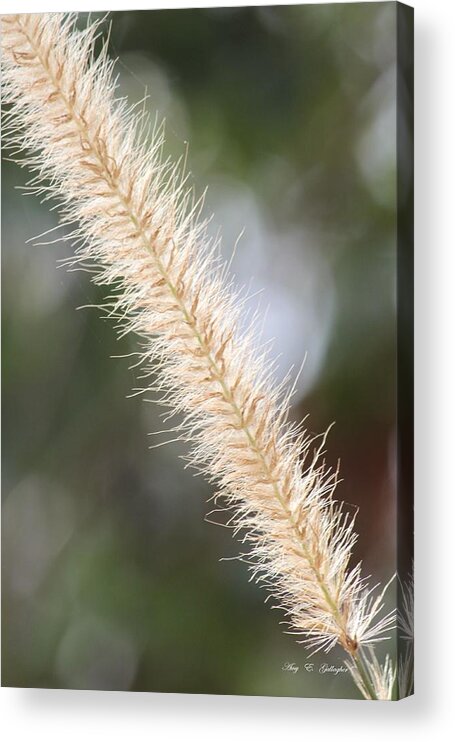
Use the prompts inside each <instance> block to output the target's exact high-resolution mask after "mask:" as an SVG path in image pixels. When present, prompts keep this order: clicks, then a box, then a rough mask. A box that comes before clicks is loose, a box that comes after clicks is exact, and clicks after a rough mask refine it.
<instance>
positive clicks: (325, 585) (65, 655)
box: [2, 2, 413, 699]
mask: <svg viewBox="0 0 455 742" xmlns="http://www.w3.org/2000/svg"><path fill="white" fill-rule="evenodd" d="M2 59H3V77H4V85H3V97H4V107H5V114H4V125H3V145H4V152H5V160H4V164H3V170H2V206H3V212H2V215H3V220H2V224H3V231H2V242H3V278H4V281H3V318H4V335H3V337H4V365H3V412H4V423H5V430H6V431H7V435H5V436H4V444H3V464H4V465H3V492H4V503H3V567H4V579H3V609H4V611H3V683H4V684H6V685H9V686H22V687H23V686H25V687H27V686H37V687H52V688H75V689H82V688H83V689H97V690H105V689H114V690H125V691H127V690H130V691H161V692H180V693H221V694H247V695H248V694H250V695H272V696H301V697H315V696H319V697H328V698H359V699H361V698H364V699H397V698H400V697H404V696H406V695H409V694H410V693H412V663H413V654H412V652H413V648H412V645H413V636H412V584H411V573H412V481H411V479H412V476H411V474H410V472H412V447H411V445H412V444H411V441H412V414H411V410H412V381H411V379H412V373H411V372H412V334H411V329H410V327H411V325H412V10H411V9H409V8H407V7H405V6H402V5H400V4H396V3H391V2H385V3H353V4H346V5H343V4H333V5H331V4H328V5H315V6H313V5H299V6H280V7H273V6H266V7H251V8H249V7H245V8H212V9H187V10H161V11H141V12H139V11H131V10H130V11H125V12H114V13H112V14H110V15H109V16H108V17H107V18H106V17H105V16H104V15H103V16H102V15H101V14H96V13H95V14H91V15H90V17H88V16H87V15H86V14H83V13H80V14H75V15H72V16H59V15H49V14H47V15H46V14H43V15H36V16H27V15H19V16H3V18H2ZM114 59H116V60H117V61H115V63H114V62H113V60H114ZM164 119H165V125H163V123H162V122H163V120H164ZM26 184H28V185H27V188H28V190H26V191H25V195H26V197H24V192H23V191H21V190H20V189H18V188H17V187H18V186H20V188H23V187H24V186H26ZM206 186H208V190H207V191H206V190H205V189H206ZM202 194H205V195H204V199H203V200H200V197H201V196H202ZM212 214H213V217H212ZM220 235H221V238H220ZM57 268H59V269H58V270H57ZM91 279H92V280H91ZM78 307H84V308H82V309H80V311H76V309H77V308H78ZM303 361H305V362H304V363H303V366H302V362H303ZM301 366H302V367H301ZM299 369H300V370H299ZM283 379H284V380H285V381H284V384H282V381H283ZM333 423H335V424H333ZM163 431H164V432H163ZM165 442H167V443H166V445H163V444H164V443H165ZM195 475H198V476H195ZM340 503H343V504H340ZM223 526H224V527H223ZM397 572H398V576H396V573H397ZM272 609H273V610H272Z"/></svg>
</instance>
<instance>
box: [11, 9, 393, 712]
mask: <svg viewBox="0 0 455 742" xmlns="http://www.w3.org/2000/svg"><path fill="white" fill-rule="evenodd" d="M75 20H76V17H75V15H61V14H42V15H41V14H40V15H11V16H3V17H2V58H3V97H4V102H5V104H6V105H7V113H6V114H5V118H4V135H5V138H6V140H7V143H8V146H9V148H10V150H11V153H12V157H13V158H16V159H17V160H18V162H19V163H20V164H21V165H22V166H26V167H27V168H28V169H29V170H30V171H31V173H32V178H31V180H30V182H29V189H30V191H32V192H34V193H35V194H37V195H38V196H40V197H41V198H42V199H43V200H48V199H52V200H54V201H55V200H56V201H57V202H58V204H59V214H60V220H61V222H62V223H63V224H65V225H71V229H72V233H71V240H72V242H73V244H74V245H75V255H74V257H73V258H72V259H71V261H69V262H70V264H71V266H77V265H79V266H83V267H85V268H89V269H93V270H94V271H95V273H94V279H93V280H94V281H95V282H96V283H97V284H100V285H106V286H114V287H115V289H114V292H113V295H111V297H110V298H109V299H108V301H107V302H106V305H105V308H106V310H107V312H108V314H109V315H110V316H112V317H114V318H115V319H116V322H117V327H118V330H119V332H120V333H121V334H125V333H135V334H136V335H137V336H139V338H140V347H141V352H142V364H143V369H144V374H145V375H146V376H147V375H150V376H152V374H153V378H156V374H158V377H157V378H158V380H157V381H155V382H154V383H153V388H154V389H155V390H156V391H158V392H159V394H160V395H161V398H162V400H163V401H164V402H165V403H166V404H167V405H169V407H170V408H171V409H172V410H173V412H174V413H176V414H179V415H181V416H183V422H182V423H181V424H180V425H179V426H178V435H179V436H180V437H181V438H182V439H184V440H186V441H188V440H189V441H190V445H191V450H190V453H189V454H188V461H189V462H190V464H191V465H192V466H194V467H196V469H198V470H200V471H202V472H204V474H205V475H206V476H207V477H208V479H209V480H210V481H211V482H213V483H214V485H215V486H216V487H217V493H218V494H217V496H216V502H217V503H218V504H220V503H223V507H224V508H225V511H226V512H227V516H225V517H227V522H228V523H229V525H231V526H232V528H233V529H234V533H236V534H238V535H239V536H241V538H242V540H243V541H244V542H245V543H246V544H247V546H248V549H247V555H245V556H243V559H244V561H245V562H246V563H247V565H248V568H249V569H250V570H251V573H252V575H253V576H254V577H255V578H256V579H257V580H258V581H259V582H260V583H261V584H262V585H264V586H265V587H266V588H267V589H268V590H269V591H270V593H271V595H272V596H273V598H274V600H275V603H276V604H277V605H278V606H280V607H281V608H282V609H283V610H284V612H285V615H286V620H287V623H288V626H289V630H290V631H291V632H292V633H294V634H295V635H296V637H297V640H298V641H304V642H305V644H306V645H307V647H309V648H310V649H311V650H312V651H315V650H320V649H323V650H326V651H328V650H330V649H332V648H333V647H334V646H335V645H337V644H338V645H341V646H342V647H343V648H344V649H345V650H346V652H347V653H348V655H349V657H350V658H351V660H350V668H351V672H352V673H353V677H354V679H356V682H357V683H358V685H359V688H361V690H362V692H363V694H364V695H365V696H366V697H376V698H385V697H388V693H389V692H391V686H392V677H393V671H392V669H391V662H390V659H387V660H386V663H385V665H384V666H383V667H381V666H380V665H379V663H378V662H377V660H376V658H375V656H374V654H373V653H371V654H368V656H367V660H366V662H367V665H368V670H367V671H366V672H367V675H366V679H365V677H363V675H362V673H360V674H359V669H358V661H359V657H360V656H361V654H360V653H361V652H363V651H364V649H365V647H371V646H372V645H374V644H375V643H376V642H378V641H380V640H381V639H383V638H385V634H386V632H387V631H388V630H389V629H390V628H391V626H392V625H393V621H394V616H393V613H389V614H387V615H384V610H383V609H384V600H383V592H379V594H378V593H377V589H376V588H374V589H373V590H372V589H370V588H368V586H367V584H366V582H365V580H364V578H363V577H362V575H361V570H360V565H357V566H351V556H352V550H353V546H354V544H355V542H356V539H357V536H356V533H355V531H354V519H353V517H351V516H350V515H349V514H347V513H346V512H345V510H344V509H343V506H342V505H340V504H339V503H338V502H336V500H335V499H334V490H335V487H336V484H337V476H336V472H333V471H330V470H328V469H327V468H326V466H325V465H324V462H323V459H322V454H323V446H324V440H325V439H323V441H322V443H321V442H320V441H318V440H312V439H311V438H310V437H309V436H308V435H307V434H306V432H305V431H304V430H303V429H301V428H299V427H296V426H295V425H293V424H292V423H290V422H289V421H288V414H289V405H290V397H291V390H290V389H289V386H288V382H287V380H285V382H284V383H283V384H281V385H277V384H276V382H275V380H274V372H273V371H274V367H273V362H272V361H271V359H270V357H269V352H268V351H267V350H266V349H265V348H262V347H261V346H260V344H259V343H258V332H257V326H256V323H255V322H252V323H251V324H250V326H249V327H248V328H247V329H246V330H245V329H244V327H243V324H242V322H241V318H242V311H243V306H244V303H245V297H244V296H242V295H241V294H240V293H239V292H238V291H236V289H235V288H234V286H233V285H232V282H231V280H230V278H229V275H228V270H227V268H226V267H225V266H224V265H223V264H222V263H221V262H220V259H219V257H218V245H217V244H216V243H213V242H211V241H210V240H209V238H208V236H207V231H206V224H205V223H204V221H203V220H202V218H201V208H202V200H195V198H194V194H193V192H192V190H191V188H189V187H188V185H187V182H186V177H185V174H184V173H182V170H181V168H180V166H179V165H174V164H173V163H171V162H169V161H167V160H165V159H164V158H163V155H162V150H163V129H162V127H156V128H155V130H154V131H153V137H152V144H151V145H150V141H146V139H145V137H144V132H145V131H146V129H147V126H148V123H147V120H146V119H144V117H143V115H142V114H141V113H138V112H137V110H136V109H133V108H131V107H128V104H127V102H126V101H125V100H123V99H120V98H118V97H116V92H115V91H116V78H115V74H114V62H113V61H112V60H111V59H110V58H109V56H108V52H107V42H105V43H104V45H102V48H101V50H100V51H99V52H97V53H95V49H94V45H95V41H96V40H97V47H98V46H99V44H100V41H99V36H100V25H99V23H97V22H95V23H90V24H89V25H88V26H87V27H86V28H85V29H84V30H77V29H76V27H75ZM75 225H76V226H75ZM148 388H150V387H148ZM364 672H365V670H364Z"/></svg>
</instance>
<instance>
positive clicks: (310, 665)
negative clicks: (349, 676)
mask: <svg viewBox="0 0 455 742" xmlns="http://www.w3.org/2000/svg"><path fill="white" fill-rule="evenodd" d="M281 669H282V670H283V672H291V673H293V674H294V675H296V674H297V673H298V672H300V669H301V668H300V667H299V665H296V664H295V662H285V663H284V665H283V666H282V668H281ZM302 669H303V670H305V672H317V673H319V674H320V675H325V674H326V673H330V674H331V675H340V674H342V673H344V672H348V668H347V667H345V666H344V665H329V663H328V662H322V663H321V664H319V665H318V664H316V663H314V662H306V663H305V664H304V665H303V668H302Z"/></svg>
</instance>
